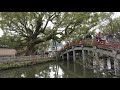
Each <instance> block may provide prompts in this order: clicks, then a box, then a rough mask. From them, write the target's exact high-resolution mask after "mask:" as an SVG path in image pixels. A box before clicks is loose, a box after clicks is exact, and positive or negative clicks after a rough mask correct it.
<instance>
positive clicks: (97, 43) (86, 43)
mask: <svg viewBox="0 0 120 90" xmlns="http://www.w3.org/2000/svg"><path fill="white" fill-rule="evenodd" d="M77 45H84V46H102V47H103V48H104V47H105V46H106V47H111V48H116V49H120V42H115V41H108V42H107V41H106V40H96V39H84V40H73V41H72V42H70V43H67V44H65V46H64V48H62V49H61V50H60V51H64V50H65V49H68V48H70V47H72V46H77Z"/></svg>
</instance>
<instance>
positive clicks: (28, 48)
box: [25, 42, 35, 56]
mask: <svg viewBox="0 0 120 90" xmlns="http://www.w3.org/2000/svg"><path fill="white" fill-rule="evenodd" d="M34 46H35V44H33V43H32V42H31V43H29V44H28V46H27V49H26V53H25V55H26V56H29V55H32V54H33V49H34Z"/></svg>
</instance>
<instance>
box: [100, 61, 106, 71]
mask: <svg viewBox="0 0 120 90" xmlns="http://www.w3.org/2000/svg"><path fill="white" fill-rule="evenodd" d="M104 64H105V62H104V59H100V63H99V65H100V70H104Z"/></svg>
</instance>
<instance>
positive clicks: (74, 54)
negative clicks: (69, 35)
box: [72, 46, 76, 62]
mask: <svg viewBox="0 0 120 90" xmlns="http://www.w3.org/2000/svg"><path fill="white" fill-rule="evenodd" d="M72 50H73V61H74V62H75V61H76V52H75V50H74V46H72Z"/></svg>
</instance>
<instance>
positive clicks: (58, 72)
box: [0, 61, 113, 78]
mask: <svg viewBox="0 0 120 90" xmlns="http://www.w3.org/2000/svg"><path fill="white" fill-rule="evenodd" d="M109 77H110V78H113V76H111V75H106V74H104V73H100V72H97V71H96V70H92V69H88V68H85V67H83V66H81V64H79V63H73V62H72V61H69V62H67V61H61V62H49V63H45V64H38V65H33V66H28V67H22V68H15V69H9V70H3V71H0V78H109Z"/></svg>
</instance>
